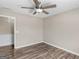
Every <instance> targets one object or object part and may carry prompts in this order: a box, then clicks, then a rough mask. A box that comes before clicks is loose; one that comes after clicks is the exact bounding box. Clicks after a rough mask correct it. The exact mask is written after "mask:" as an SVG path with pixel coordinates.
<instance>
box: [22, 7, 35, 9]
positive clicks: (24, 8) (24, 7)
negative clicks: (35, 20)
mask: <svg viewBox="0 0 79 59" xmlns="http://www.w3.org/2000/svg"><path fill="white" fill-rule="evenodd" d="M21 8H24V9H34V8H33V7H21Z"/></svg>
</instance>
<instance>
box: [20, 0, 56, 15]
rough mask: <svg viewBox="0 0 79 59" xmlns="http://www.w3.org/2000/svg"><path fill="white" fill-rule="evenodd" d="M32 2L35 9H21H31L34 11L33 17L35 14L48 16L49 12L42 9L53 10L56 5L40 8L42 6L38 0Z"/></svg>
mask: <svg viewBox="0 0 79 59" xmlns="http://www.w3.org/2000/svg"><path fill="white" fill-rule="evenodd" d="M33 2H34V3H35V7H21V8H24V9H32V10H34V12H33V15H35V14H37V13H45V14H49V12H47V11H45V10H44V9H49V8H55V7H56V4H53V5H49V6H45V7H42V4H41V2H40V1H39V0H33Z"/></svg>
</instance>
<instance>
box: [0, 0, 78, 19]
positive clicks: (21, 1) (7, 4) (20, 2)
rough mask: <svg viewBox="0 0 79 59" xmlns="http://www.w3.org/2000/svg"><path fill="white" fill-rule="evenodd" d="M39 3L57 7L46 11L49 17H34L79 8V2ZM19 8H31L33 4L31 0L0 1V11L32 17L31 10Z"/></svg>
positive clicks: (44, 0) (48, 0) (67, 0)
mask: <svg viewBox="0 0 79 59" xmlns="http://www.w3.org/2000/svg"><path fill="white" fill-rule="evenodd" d="M40 1H41V2H42V5H44V6H46V5H51V4H56V5H57V7H56V8H52V9H47V10H46V11H48V12H49V13H50V14H49V15H46V14H43V13H39V14H37V15H35V16H36V17H41V18H44V17H48V16H51V15H55V14H59V13H61V12H65V11H69V10H71V9H75V8H79V0H40ZM21 6H26V7H33V6H34V3H33V1H32V0H0V9H1V8H7V9H10V10H12V11H15V12H19V13H23V14H28V15H32V11H33V10H29V9H22V8H21ZM32 16H33V15H32Z"/></svg>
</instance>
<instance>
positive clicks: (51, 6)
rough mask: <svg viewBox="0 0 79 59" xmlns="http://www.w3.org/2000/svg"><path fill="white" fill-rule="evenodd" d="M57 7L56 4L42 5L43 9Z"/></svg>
mask: <svg viewBox="0 0 79 59" xmlns="http://www.w3.org/2000/svg"><path fill="white" fill-rule="evenodd" d="M55 7H56V4H55V5H50V6H45V7H41V8H42V9H48V8H55Z"/></svg>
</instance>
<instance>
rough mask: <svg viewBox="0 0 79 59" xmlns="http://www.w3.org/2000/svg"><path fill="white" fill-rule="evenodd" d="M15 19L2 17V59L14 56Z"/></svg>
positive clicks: (0, 40)
mask: <svg viewBox="0 0 79 59" xmlns="http://www.w3.org/2000/svg"><path fill="white" fill-rule="evenodd" d="M14 37H15V36H14V19H13V18H12V17H10V16H3V15H0V59H1V58H3V59H12V58H13V56H14Z"/></svg>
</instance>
